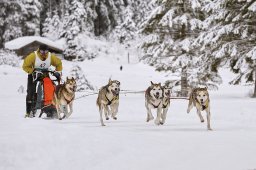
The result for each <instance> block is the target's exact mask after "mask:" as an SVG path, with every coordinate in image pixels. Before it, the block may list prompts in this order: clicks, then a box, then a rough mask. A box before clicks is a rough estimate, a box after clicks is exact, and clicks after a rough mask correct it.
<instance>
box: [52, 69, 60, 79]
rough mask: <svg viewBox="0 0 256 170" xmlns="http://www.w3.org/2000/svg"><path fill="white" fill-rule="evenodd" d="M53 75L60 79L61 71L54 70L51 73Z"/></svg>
mask: <svg viewBox="0 0 256 170" xmlns="http://www.w3.org/2000/svg"><path fill="white" fill-rule="evenodd" d="M53 76H54V77H56V78H57V80H60V78H61V72H57V71H55V72H54V73H53Z"/></svg>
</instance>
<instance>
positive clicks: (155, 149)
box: [0, 58, 256, 170]
mask: <svg viewBox="0 0 256 170" xmlns="http://www.w3.org/2000/svg"><path fill="white" fill-rule="evenodd" d="M117 63H123V71H120V70H119V66H120V64H117ZM63 66H64V69H65V71H64V75H65V76H67V75H68V71H69V70H70V68H71V67H72V63H70V62H66V61H65V62H64V63H63ZM80 66H82V68H83V69H84V71H85V73H86V78H87V79H88V80H89V81H90V82H91V83H92V84H93V85H95V86H97V87H98V88H100V87H101V86H103V85H105V84H106V83H107V81H108V78H109V77H110V76H112V79H118V80H120V82H121V88H122V89H123V90H136V91H140V90H145V89H146V88H147V87H148V86H149V85H150V80H152V81H154V82H164V80H166V79H167V77H164V76H163V75H162V74H159V73H156V72H154V69H153V68H151V67H149V66H146V65H144V64H141V63H138V64H130V65H128V64H124V61H114V60H109V59H104V58H96V59H95V60H94V61H85V62H83V63H80ZM223 75H224V78H225V80H226V81H225V82H224V84H223V85H221V86H220V89H219V90H218V91H210V97H211V111H212V128H213V131H207V130H206V123H200V121H199V118H198V116H197V114H196V111H195V109H193V110H192V111H191V113H190V114H187V113H186V109H187V102H188V101H186V100H172V101H171V107H170V109H169V111H168V115H167V122H166V124H165V125H163V126H156V125H154V123H153V121H151V122H149V123H146V121H145V120H146V109H145V107H144V94H127V95H124V94H122V95H121V96H120V107H119V113H118V120H109V121H105V123H106V125H107V126H106V127H101V126H100V123H99V113H98V109H97V107H96V104H95V103H96V97H97V96H96V95H94V96H89V97H86V98H81V99H79V100H76V101H75V103H74V113H73V114H72V115H71V117H70V118H69V119H65V120H62V121H59V120H46V119H40V118H33V119H30V118H26V119H25V118H24V113H25V94H20V93H18V92H17V90H18V88H19V86H20V85H23V86H25V87H26V74H25V73H24V72H23V71H22V70H21V68H12V67H9V66H0V81H1V83H0V96H1V98H0V108H1V118H0V169H1V170H14V169H15V170H16V169H18V170H30V169H31V170H48V169H52V170H66V169H67V170H68V169H72V170H73V169H78V170H103V169H104V170H144V169H145V170H155V169H161V170H170V169H172V170H187V169H189V170H255V169H256V156H255V154H256V111H255V106H256V99H252V98H249V97H247V96H248V91H249V89H250V88H251V87H244V86H229V85H227V81H228V80H230V75H229V74H227V73H226V72H225V71H224V72H223ZM65 76H64V77H65ZM83 94H84V93H77V97H79V96H81V95H83ZM154 115H155V112H154ZM203 116H204V118H205V116H206V114H205V113H204V114H203Z"/></svg>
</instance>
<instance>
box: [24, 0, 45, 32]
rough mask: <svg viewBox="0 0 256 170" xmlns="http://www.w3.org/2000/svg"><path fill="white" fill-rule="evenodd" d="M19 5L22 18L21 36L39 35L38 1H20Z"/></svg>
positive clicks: (39, 5)
mask: <svg viewBox="0 0 256 170" xmlns="http://www.w3.org/2000/svg"><path fill="white" fill-rule="evenodd" d="M19 4H20V7H21V14H22V18H23V22H22V24H23V25H22V32H23V35H39V34H40V10H41V3H40V2H39V1H38V0H22V1H21V2H20V3H19Z"/></svg>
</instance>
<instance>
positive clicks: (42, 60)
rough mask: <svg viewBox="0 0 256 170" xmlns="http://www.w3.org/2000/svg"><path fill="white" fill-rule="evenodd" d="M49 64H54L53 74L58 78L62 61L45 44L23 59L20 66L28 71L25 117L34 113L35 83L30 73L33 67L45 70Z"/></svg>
mask: <svg viewBox="0 0 256 170" xmlns="http://www.w3.org/2000/svg"><path fill="white" fill-rule="evenodd" d="M50 66H54V67H55V68H56V72H55V76H56V77H59V78H60V76H61V71H62V62H61V60H60V59H59V58H58V57H57V56H56V55H54V54H52V53H50V52H49V48H48V46H47V45H40V47H39V48H38V49H37V51H34V52H32V53H30V54H29V55H28V56H27V57H26V58H25V59H24V62H23V66H22V68H23V70H24V71H25V72H27V73H28V83H27V96H26V115H25V117H32V116H33V115H34V113H32V111H33V108H34V107H35V101H33V98H34V97H35V90H36V83H35V82H33V76H32V73H33V72H34V70H35V69H42V70H46V69H48V68H49V67H50ZM31 115H32V116H31Z"/></svg>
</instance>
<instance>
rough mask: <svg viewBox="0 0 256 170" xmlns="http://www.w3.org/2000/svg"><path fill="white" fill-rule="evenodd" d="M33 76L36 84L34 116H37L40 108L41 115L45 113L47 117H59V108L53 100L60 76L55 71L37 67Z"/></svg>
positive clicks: (33, 99) (33, 101)
mask: <svg viewBox="0 0 256 170" xmlns="http://www.w3.org/2000/svg"><path fill="white" fill-rule="evenodd" d="M32 77H33V82H34V85H35V92H34V95H33V98H32V103H33V106H34V107H33V108H32V114H33V115H32V116H33V117H35V115H36V113H37V110H40V114H39V117H41V116H42V115H43V114H44V113H45V114H46V115H47V118H57V109H56V107H55V105H53V102H52V101H53V98H54V92H55V90H56V87H57V85H59V84H60V76H59V75H58V73H56V72H53V71H49V70H44V69H36V70H35V71H34V72H33V73H32ZM32 116H31V117H32Z"/></svg>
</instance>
